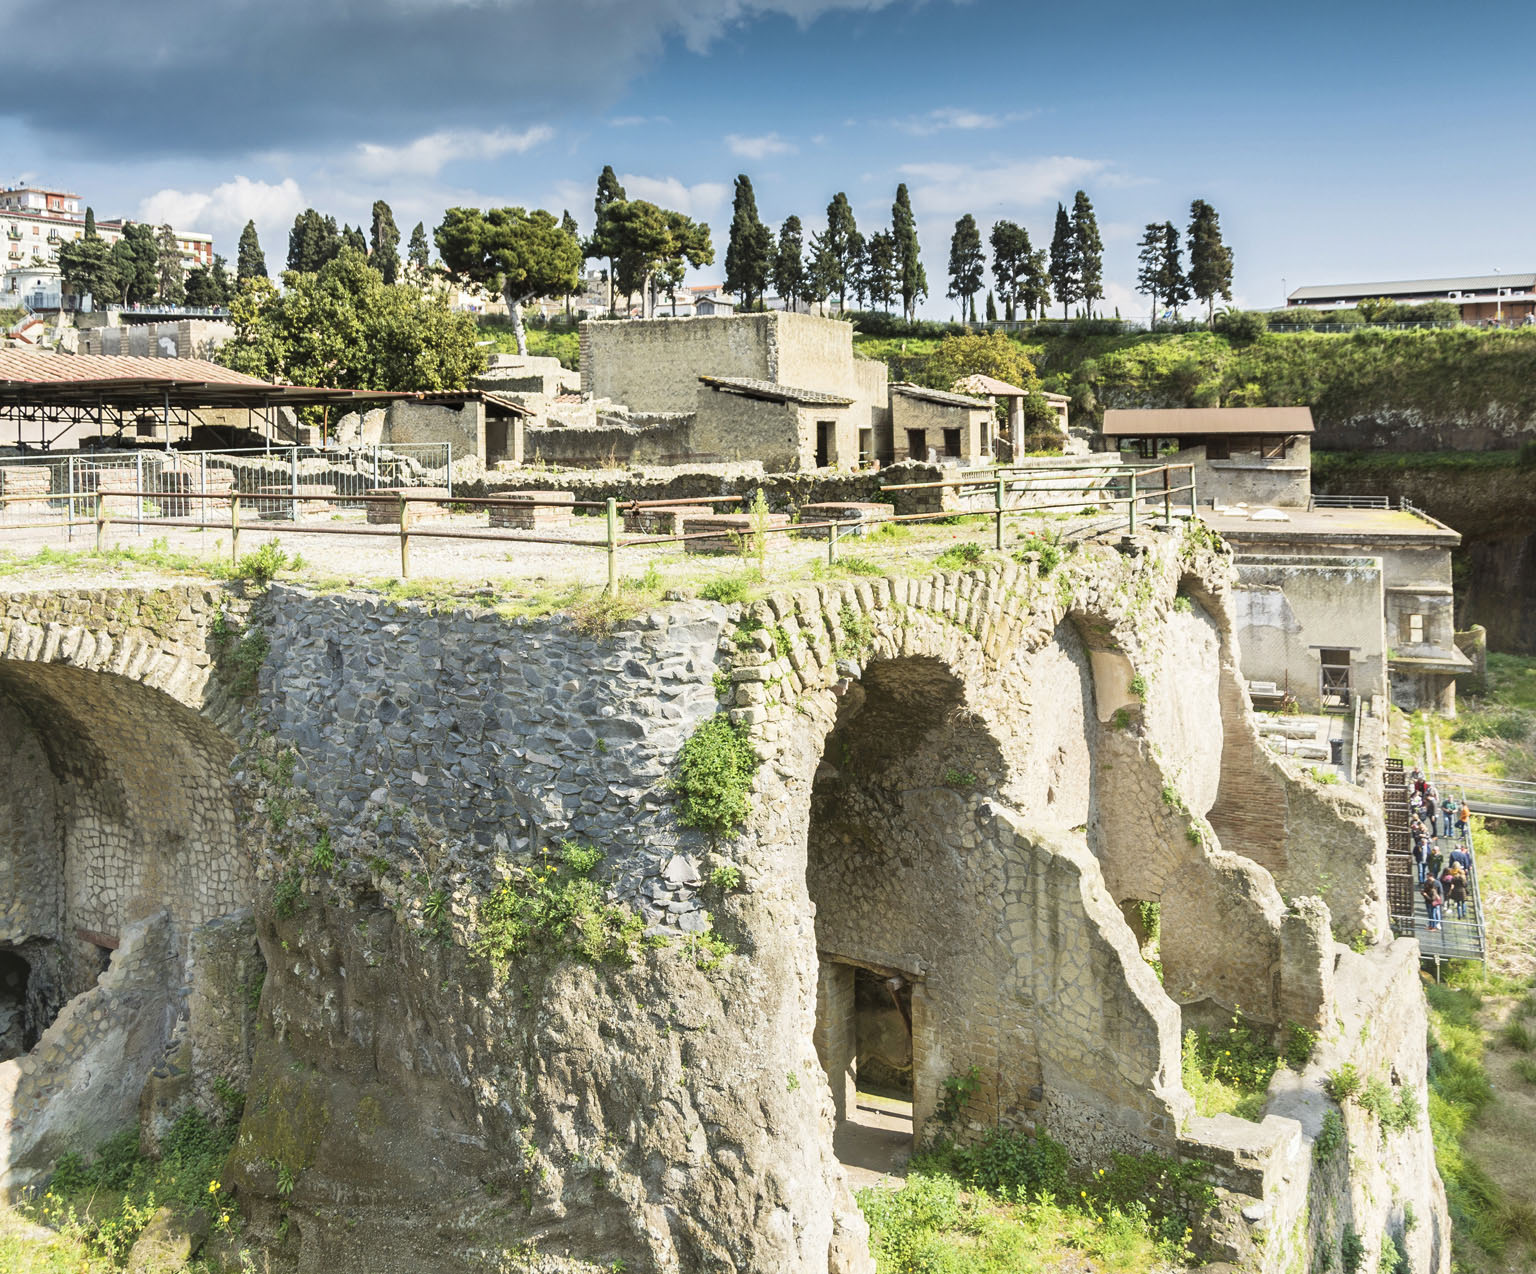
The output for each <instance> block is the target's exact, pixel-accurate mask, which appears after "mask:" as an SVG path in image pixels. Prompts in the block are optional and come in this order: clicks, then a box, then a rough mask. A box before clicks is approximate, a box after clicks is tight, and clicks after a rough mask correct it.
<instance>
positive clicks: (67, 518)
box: [65, 456, 100, 540]
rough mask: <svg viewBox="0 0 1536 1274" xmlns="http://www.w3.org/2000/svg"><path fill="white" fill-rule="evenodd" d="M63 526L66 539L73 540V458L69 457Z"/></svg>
mask: <svg viewBox="0 0 1536 1274" xmlns="http://www.w3.org/2000/svg"><path fill="white" fill-rule="evenodd" d="M97 489H98V490H100V486H99V485H98V487H97ZM65 525H66V527H67V532H66V538H67V539H70V540H73V539H74V538H75V458H74V456H70V458H69V511H68V513H67V514H66V515H65Z"/></svg>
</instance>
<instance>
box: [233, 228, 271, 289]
mask: <svg viewBox="0 0 1536 1274" xmlns="http://www.w3.org/2000/svg"><path fill="white" fill-rule="evenodd" d="M266 277H267V257H266V253H264V252H263V251H262V250H261V240H260V239H259V238H257V236H256V223H255V222H254V221H247V222H246V223H245V229H244V230H242V231H241V232H240V247H239V250H238V251H237V252H236V253H235V281H236V282H237V283H244V282H245V281H246V280H247V279H264V278H266Z"/></svg>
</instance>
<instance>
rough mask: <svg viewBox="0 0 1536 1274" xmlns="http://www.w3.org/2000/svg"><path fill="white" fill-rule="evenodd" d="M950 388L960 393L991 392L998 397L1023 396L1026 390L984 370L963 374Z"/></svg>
mask: <svg viewBox="0 0 1536 1274" xmlns="http://www.w3.org/2000/svg"><path fill="white" fill-rule="evenodd" d="M950 388H951V389H953V390H954V391H955V392H956V393H960V394H991V395H993V396H994V397H996V398H1023V397H1024V394H1025V391H1024V390H1022V389H1020V388H1019V387H1018V386H1017V385H1010V384H1009V383H1008V382H1007V381H1005V380H998V378H997V377H996V376H988V375H986V374H985V373H984V372H977V373H976V374H975V375H974V376H962V377H961V378H960V379H959V380H957V381H956V382H955V383H954V384H953V385H952V386H950Z"/></svg>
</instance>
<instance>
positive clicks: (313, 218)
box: [288, 208, 341, 274]
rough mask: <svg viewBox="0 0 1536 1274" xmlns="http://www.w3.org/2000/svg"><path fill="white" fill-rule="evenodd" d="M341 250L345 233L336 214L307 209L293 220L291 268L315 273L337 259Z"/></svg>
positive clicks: (289, 251)
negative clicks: (321, 213) (323, 214)
mask: <svg viewBox="0 0 1536 1274" xmlns="http://www.w3.org/2000/svg"><path fill="white" fill-rule="evenodd" d="M340 251H341V232H340V231H339V230H337V228H336V218H335V217H322V216H321V215H320V214H319V213H318V212H316V211H315V210H314V209H313V208H306V209H304V211H303V212H301V213H299V215H298V216H296V217H295V218H294V219H293V229H291V230H290V231H289V232H288V268H289V269H290V270H296V271H298V272H299V273H300V274H314V273H315V272H316V271H317V270H319V269H320V267H321V266H323V265H325V264H326V263H327V262H329V261H334V260H335V259H336V254H337V253H339V252H340Z"/></svg>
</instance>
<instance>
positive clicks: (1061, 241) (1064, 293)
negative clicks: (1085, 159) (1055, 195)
mask: <svg viewBox="0 0 1536 1274" xmlns="http://www.w3.org/2000/svg"><path fill="white" fill-rule="evenodd" d="M1076 255H1077V254H1076V241H1075V240H1074V239H1073V237H1072V219H1071V218H1070V217H1068V216H1067V210H1066V209H1065V208H1063V207H1062V206H1061V205H1060V204H1057V205H1056V230H1055V233H1054V234H1052V235H1051V268H1050V276H1051V286H1052V288H1053V289H1054V290H1055V292H1056V299H1057V300H1058V301H1060V302H1061V317H1062V318H1063V319H1065V318H1066V317H1067V306H1069V305H1070V304H1071V303H1072V302H1073V301H1076V300H1078V299H1079V298H1080V297H1081V296H1082V293H1081V292H1080V291H1078V286H1077V260H1076Z"/></svg>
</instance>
